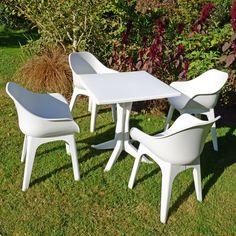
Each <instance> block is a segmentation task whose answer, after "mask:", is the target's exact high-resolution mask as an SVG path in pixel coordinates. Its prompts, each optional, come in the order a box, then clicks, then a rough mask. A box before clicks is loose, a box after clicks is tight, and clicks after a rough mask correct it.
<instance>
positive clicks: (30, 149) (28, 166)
mask: <svg viewBox="0 0 236 236" xmlns="http://www.w3.org/2000/svg"><path fill="white" fill-rule="evenodd" d="M38 146H39V144H38V142H37V140H36V139H34V138H32V137H27V151H26V161H25V170H24V178H23V186H22V191H26V190H27V189H28V188H29V182H30V177H31V173H32V168H33V164H34V158H35V154H36V150H37V148H38Z"/></svg>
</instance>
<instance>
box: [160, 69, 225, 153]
mask: <svg viewBox="0 0 236 236" xmlns="http://www.w3.org/2000/svg"><path fill="white" fill-rule="evenodd" d="M227 78H228V74H227V73H225V72H222V71H219V70H216V69H211V70H208V71H206V72H205V73H203V74H201V75H200V76H198V77H196V78H195V79H193V80H189V81H176V82H173V83H171V84H170V86H171V87H173V88H175V89H177V90H178V91H179V92H181V96H179V97H172V98H168V101H169V103H170V108H169V112H168V115H167V119H166V126H165V130H166V129H168V127H169V125H170V121H171V118H172V116H173V112H174V110H175V109H176V110H178V111H179V112H180V114H183V113H189V114H194V115H198V116H199V115H201V114H203V115H206V116H207V118H208V120H212V119H214V117H215V114H214V107H215V105H216V103H217V100H218V97H219V94H220V90H221V88H222V87H223V86H224V84H225V83H226V81H227ZM211 133H212V141H213V147H214V150H215V151H218V143H217V135H216V125H215V123H214V124H213V126H212V129H211Z"/></svg>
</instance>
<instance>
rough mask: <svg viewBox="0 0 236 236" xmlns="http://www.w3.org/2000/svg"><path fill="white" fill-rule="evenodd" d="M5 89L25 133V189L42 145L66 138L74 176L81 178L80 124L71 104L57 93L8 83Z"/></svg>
mask: <svg viewBox="0 0 236 236" xmlns="http://www.w3.org/2000/svg"><path fill="white" fill-rule="evenodd" d="M6 92H7V93H8V95H9V96H10V97H11V98H12V100H13V101H14V103H15V106H16V110H17V113H18V123H19V127H20V130H21V131H22V133H23V134H24V135H25V138H24V144H23V150H22V155H21V161H22V162H24V160H25V170H24V178H23V186H22V191H26V190H27V189H28V187H29V182H30V176H31V172H32V168H33V163H34V158H35V154H36V150H37V148H38V146H39V145H41V144H43V143H48V142H51V141H57V140H63V141H65V142H66V143H67V145H66V149H67V153H68V154H71V159H72V165H73V172H74V179H75V180H79V179H80V176H79V165H78V160H77V151H76V145H75V139H74V133H76V132H79V126H78V125H77V124H76V123H75V122H74V121H73V118H72V115H71V113H70V109H69V105H68V104H67V102H66V100H65V98H64V97H63V96H62V95H60V94H58V93H51V94H39V93H33V92H30V91H28V90H26V89H24V88H22V87H21V86H19V85H17V84H15V83H12V82H9V83H7V85H6Z"/></svg>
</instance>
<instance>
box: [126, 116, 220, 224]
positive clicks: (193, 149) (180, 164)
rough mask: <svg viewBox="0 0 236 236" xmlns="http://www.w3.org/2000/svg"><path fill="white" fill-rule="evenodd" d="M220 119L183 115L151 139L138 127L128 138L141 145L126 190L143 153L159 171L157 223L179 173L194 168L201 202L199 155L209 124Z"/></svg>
mask: <svg viewBox="0 0 236 236" xmlns="http://www.w3.org/2000/svg"><path fill="white" fill-rule="evenodd" d="M219 118H220V117H217V118H215V119H212V120H210V121H202V120H199V119H198V118H196V117H194V116H191V115H189V114H183V115H181V116H180V117H178V118H177V119H176V121H175V122H174V124H173V125H172V126H171V127H170V128H169V129H168V130H166V131H164V132H162V133H159V134H157V135H155V136H150V135H147V134H145V133H144V132H142V131H140V130H138V129H137V128H132V129H131V131H130V135H131V137H132V139H133V140H137V141H139V142H140V145H139V148H138V155H137V156H138V158H136V159H135V162H134V166H133V169H132V173H131V176H130V180H129V184H128V187H129V188H133V184H134V180H135V177H136V174H137V171H138V168H139V165H140V161H141V159H142V156H143V155H144V154H147V155H148V156H150V157H151V158H152V159H153V160H154V161H155V162H156V163H157V164H158V165H159V166H160V168H161V172H162V187H161V214H160V220H161V222H162V223H166V220H167V215H168V208H169V200H170V196H171V189H172V183H173V181H174V178H175V177H176V175H177V174H179V173H180V172H182V171H184V170H186V169H188V168H193V178H194V185H195V190H196V195H197V199H198V201H202V190H201V170H200V154H201V152H202V150H203V147H204V143H205V139H206V137H207V134H208V132H209V130H210V128H211V126H212V124H213V123H214V122H215V121H216V120H218V119H219Z"/></svg>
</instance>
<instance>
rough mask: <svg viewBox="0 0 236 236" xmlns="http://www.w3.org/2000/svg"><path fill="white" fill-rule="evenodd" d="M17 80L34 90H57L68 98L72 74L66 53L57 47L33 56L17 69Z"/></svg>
mask: <svg viewBox="0 0 236 236" xmlns="http://www.w3.org/2000/svg"><path fill="white" fill-rule="evenodd" d="M17 80H18V81H19V82H20V83H21V84H23V85H24V86H26V87H27V88H29V89H32V90H33V91H35V92H38V91H47V92H59V93H62V94H63V95H64V96H65V97H67V98H69V97H70V96H71V92H72V74H71V70H70V67H69V63H68V55H67V54H65V53H64V52H63V51H61V50H59V49H50V50H48V51H47V52H45V53H43V54H42V55H36V56H33V57H32V58H30V59H29V60H28V61H27V62H26V63H25V64H24V65H23V66H22V67H21V68H20V69H19V72H18V73H17Z"/></svg>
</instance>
